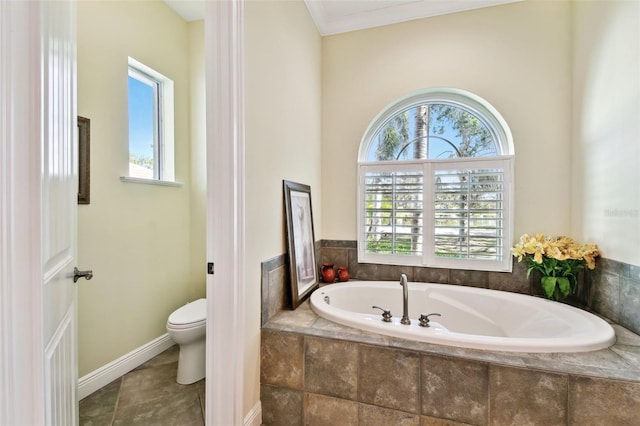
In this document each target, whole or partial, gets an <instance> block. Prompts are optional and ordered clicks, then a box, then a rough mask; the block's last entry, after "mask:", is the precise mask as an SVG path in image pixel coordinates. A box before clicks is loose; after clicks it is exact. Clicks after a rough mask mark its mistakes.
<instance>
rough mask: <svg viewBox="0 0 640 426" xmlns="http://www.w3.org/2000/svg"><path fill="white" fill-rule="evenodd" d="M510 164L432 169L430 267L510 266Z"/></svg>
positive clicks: (482, 163) (446, 165)
mask: <svg viewBox="0 0 640 426" xmlns="http://www.w3.org/2000/svg"><path fill="white" fill-rule="evenodd" d="M510 164H511V163H510V162H509V160H490V161H488V160H474V161H464V162H457V163H448V162H442V163H433V164H432V165H431V173H430V176H431V187H432V191H431V194H432V197H431V200H430V205H431V209H430V222H431V223H432V224H433V226H432V229H431V232H432V246H431V247H430V255H429V256H428V257H429V258H430V262H429V263H431V262H435V263H437V264H440V265H447V266H448V267H452V266H453V265H455V264H456V263H460V262H456V261H457V260H466V261H471V262H474V264H475V266H474V268H476V269H487V268H489V267H490V266H489V265H493V267H491V269H495V268H496V265H500V264H501V265H502V269H504V268H507V267H508V262H509V261H510V259H511V256H510V252H509V246H510V244H511V241H510V240H508V238H509V237H510V231H509V225H510V221H509V217H508V215H509V214H510V206H509V203H510V200H509V188H510V185H511V171H510ZM482 265H484V266H482Z"/></svg>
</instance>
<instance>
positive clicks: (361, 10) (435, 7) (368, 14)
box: [305, 0, 521, 36]
mask: <svg viewBox="0 0 640 426" xmlns="http://www.w3.org/2000/svg"><path fill="white" fill-rule="evenodd" d="M515 1H521V0H305V3H306V4H307V8H308V9H309V12H310V13H311V16H312V18H313V20H314V22H315V23H316V27H317V28H318V31H319V32H320V34H321V35H323V36H324V35H330V34H338V33H344V32H348V31H355V30H362V29H365V28H372V27H379V26H382V25H389V24H395V23H398V22H405V21H411V20H414V19H420V18H427V17H430V16H438V15H445V14H448V13H455V12H461V11H463V10H470V9H478V8H481V7H488V6H495V5H498V4H504V3H512V2H515Z"/></svg>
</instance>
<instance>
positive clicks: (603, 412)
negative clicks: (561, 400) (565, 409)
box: [568, 377, 640, 426]
mask: <svg viewBox="0 0 640 426" xmlns="http://www.w3.org/2000/svg"><path fill="white" fill-rule="evenodd" d="M639 417H640V383H633V382H623V381H617V380H605V379H594V378H588V377H571V378H570V379H569V423H568V424H569V425H575V426H591V425H593V426H600V425H637V424H639V422H640V419H639Z"/></svg>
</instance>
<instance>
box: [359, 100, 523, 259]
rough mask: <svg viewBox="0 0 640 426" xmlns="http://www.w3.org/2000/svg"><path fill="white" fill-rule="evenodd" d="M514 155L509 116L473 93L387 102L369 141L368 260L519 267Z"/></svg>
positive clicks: (365, 173) (363, 166) (364, 155)
mask: <svg viewBox="0 0 640 426" xmlns="http://www.w3.org/2000/svg"><path fill="white" fill-rule="evenodd" d="M513 154H514V153H513V141H512V137H511V132H510V130H509V127H508V126H507V124H506V122H505V121H504V119H503V118H502V116H500V114H499V113H498V112H497V111H496V110H495V109H494V108H493V107H492V106H491V105H490V104H489V103H487V102H486V101H484V100H483V99H481V98H479V97H478V96H476V95H473V94H471V93H468V92H465V91H462V90H458V89H443V88H438V89H428V90H423V91H420V92H416V93H412V94H410V95H408V96H406V97H404V98H402V99H400V100H398V101H397V102H395V103H393V104H392V105H390V106H389V107H387V108H385V109H384V110H383V111H382V112H381V113H380V114H379V115H378V116H377V117H376V118H375V119H374V120H373V121H372V122H371V124H370V126H369V128H368V129H367V131H366V132H365V134H364V137H363V139H362V142H361V144H360V152H359V162H358V180H359V186H358V259H359V261H360V262H364V263H384V264H397V265H416V266H432V267H444V268H452V269H477V270H491V271H510V270H511V264H512V262H511V256H510V252H509V250H510V246H511V243H512V233H513V220H512V210H513V208H512V205H513Z"/></svg>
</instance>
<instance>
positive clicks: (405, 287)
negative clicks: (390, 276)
mask: <svg viewBox="0 0 640 426" xmlns="http://www.w3.org/2000/svg"><path fill="white" fill-rule="evenodd" d="M400 285H401V286H402V319H401V320H400V323H401V324H405V325H409V324H411V320H410V319H409V284H408V283H407V274H400Z"/></svg>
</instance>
